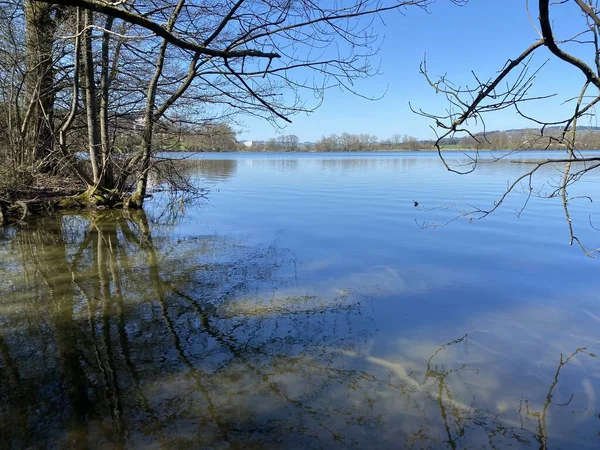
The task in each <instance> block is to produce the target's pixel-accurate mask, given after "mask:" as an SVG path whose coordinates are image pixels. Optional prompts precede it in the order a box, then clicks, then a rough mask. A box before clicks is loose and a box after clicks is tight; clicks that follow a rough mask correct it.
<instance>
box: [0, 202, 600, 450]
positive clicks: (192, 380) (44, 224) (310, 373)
mask: <svg viewBox="0 0 600 450" xmlns="http://www.w3.org/2000/svg"><path fill="white" fill-rule="evenodd" d="M150 228H151V227H150V225H149V223H148V219H147V218H146V216H145V215H144V213H143V212H130V213H126V212H116V211H113V212H94V213H88V214H87V215H84V216H82V215H63V216H54V217H51V218H46V219H44V220H43V221H40V222H39V223H36V224H32V226H31V227H30V228H22V229H18V230H11V231H9V234H8V235H6V236H5V237H6V238H7V239H8V241H7V243H5V244H3V246H2V247H0V249H1V251H2V254H1V257H0V261H1V266H0V267H1V268H2V270H3V272H4V273H5V277H4V280H2V281H1V283H2V284H1V285H0V287H1V288H2V290H3V292H4V295H3V296H2V299H1V303H0V308H1V314H0V358H1V359H0V361H1V363H0V408H1V409H0V433H1V435H2V437H3V440H4V442H5V443H7V442H11V443H12V447H15V448H20V447H37V446H40V445H42V446H51V447H73V448H85V447H94V448H102V447H107V448H125V447H132V446H133V447H166V448H186V447H194V448H198V447H207V448H227V447H233V448H283V447H285V448H330V447H341V448H344V447H361V448H367V447H368V448H373V447H380V448H389V447H394V446H399V447H404V446H406V447H411V448H440V447H448V448H470V447H477V448H481V447H482V446H498V447H504V446H506V445H508V444H513V446H516V447H519V446H522V447H531V448H547V447H549V446H550V445H549V433H548V424H547V415H548V411H549V409H550V408H555V407H558V406H559V405H558V404H557V402H554V401H553V391H554V389H555V388H556V386H557V384H558V383H559V377H560V374H561V370H562V369H564V366H566V365H567V364H568V363H569V362H570V361H571V360H572V359H573V358H574V357H575V356H585V355H579V354H580V353H581V354H583V353H586V351H585V350H584V349H579V350H577V351H576V352H575V353H574V354H572V355H570V356H568V357H566V358H562V357H561V360H560V364H559V366H558V369H557V371H556V374H555V377H554V383H553V384H552V385H551V386H550V387H549V392H548V395H547V397H546V403H545V404H544V405H543V406H542V408H540V409H536V408H535V407H534V406H533V405H531V404H530V403H529V401H528V400H527V399H525V398H523V400H522V402H521V407H520V409H519V411H520V421H517V422H515V423H512V422H510V420H506V419H505V418H501V417H500V416H499V415H498V414H497V413H493V412H491V410H490V409H486V408H483V407H481V408H480V407H479V406H478V405H476V404H475V403H476V402H475V400H474V399H471V400H470V402H469V403H464V399H462V400H461V399H459V398H456V397H455V395H454V394H453V390H452V389H453V388H452V383H450V379H451V378H452V377H455V376H460V373H461V372H462V371H466V370H475V369H473V368H470V367H467V366H465V365H460V364H457V365H456V367H455V368H452V367H449V366H447V365H444V364H441V363H437V362H436V361H437V359H436V358H437V357H438V356H439V355H440V354H441V353H443V352H444V351H446V349H447V348H448V347H450V346H455V345H466V344H467V342H468V338H467V337H466V336H465V337H463V338H460V339H457V340H456V341H453V342H451V343H449V344H445V345H443V346H441V347H440V348H439V349H438V350H437V351H436V352H435V353H434V354H433V355H432V356H431V358H429V360H428V361H426V362H425V363H426V364H425V367H424V369H423V371H422V374H421V375H419V374H417V373H409V372H408V371H407V370H406V369H405V368H404V366H402V365H400V364H394V363H391V362H388V361H384V360H379V359H377V358H374V357H371V356H369V355H368V347H369V345H370V344H369V343H370V340H371V337H372V336H373V334H374V332H375V324H374V322H373V320H372V318H371V315H370V310H371V304H370V301H369V300H368V299H366V298H361V297H360V296H358V295H352V294H349V293H341V294H339V295H338V296H337V297H334V298H319V297H315V296H310V295H298V292H299V291H300V288H299V287H297V285H296V281H295V280H296V277H295V273H294V267H295V261H294V259H293V255H291V254H290V252H288V251H286V250H285V249H281V248H279V247H278V246H277V245H276V244H273V245H271V246H269V247H266V248H255V247H247V246H245V245H243V244H242V243H239V242H234V241H229V240H227V239H225V238H222V237H218V236H204V237H200V238H194V239H191V238H190V239H177V238H173V237H169V236H170V234H169V233H167V232H164V230H163V232H161V230H160V227H154V226H153V232H155V235H154V236H152V235H151V233H150ZM588 356H589V354H588ZM592 356H593V355H592ZM390 399H393V401H392V402H390ZM390 405H391V406H390ZM570 406H572V405H571V403H570V402H568V403H567V404H566V405H565V406H564V407H570ZM518 407H519V405H515V410H516V408H518Z"/></svg>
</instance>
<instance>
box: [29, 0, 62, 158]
mask: <svg viewBox="0 0 600 450" xmlns="http://www.w3.org/2000/svg"><path fill="white" fill-rule="evenodd" d="M24 12H25V30H26V32H25V40H26V44H25V45H26V69H27V73H26V77H25V90H26V95H25V101H26V104H31V105H32V110H31V116H30V118H29V126H27V129H26V146H25V148H26V151H27V153H28V157H27V158H26V160H27V161H28V162H29V163H40V162H41V163H42V164H41V167H42V168H45V169H48V168H51V166H52V165H51V161H49V160H48V157H49V156H50V154H51V153H52V143H53V123H52V122H53V116H54V114H53V113H54V73H53V61H52V45H53V42H54V32H55V29H56V25H55V23H54V20H53V18H52V5H50V4H48V3H42V2H38V1H35V0H25V4H24Z"/></svg>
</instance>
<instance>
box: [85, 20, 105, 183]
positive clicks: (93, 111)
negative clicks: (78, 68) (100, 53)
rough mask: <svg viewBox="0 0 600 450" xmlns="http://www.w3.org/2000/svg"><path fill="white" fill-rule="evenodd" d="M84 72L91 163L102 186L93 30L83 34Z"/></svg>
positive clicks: (89, 22) (88, 29)
mask: <svg viewBox="0 0 600 450" xmlns="http://www.w3.org/2000/svg"><path fill="white" fill-rule="evenodd" d="M83 23H84V26H86V27H89V26H90V25H93V23H94V19H93V13H92V12H91V11H90V10H86V11H85V12H84V20H83ZM83 42H84V46H83V52H84V58H83V71H84V78H85V106H86V118H87V130H88V148H89V152H90V162H91V164H92V176H93V181H94V184H95V185H97V186H100V185H101V184H102V172H101V171H100V168H99V164H98V152H99V151H100V148H101V146H100V130H99V129H98V111H97V108H96V81H95V80H94V55H93V50H92V30H91V28H87V29H86V30H85V32H84V33H83Z"/></svg>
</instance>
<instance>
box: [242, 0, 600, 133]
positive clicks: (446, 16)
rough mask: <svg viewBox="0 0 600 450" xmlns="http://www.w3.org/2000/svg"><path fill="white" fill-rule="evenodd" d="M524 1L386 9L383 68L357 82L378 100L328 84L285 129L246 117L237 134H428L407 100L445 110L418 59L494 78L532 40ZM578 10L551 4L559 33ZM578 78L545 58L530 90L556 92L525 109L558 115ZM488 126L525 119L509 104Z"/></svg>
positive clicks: (437, 69)
mask: <svg viewBox="0 0 600 450" xmlns="http://www.w3.org/2000/svg"><path fill="white" fill-rule="evenodd" d="M530 3H531V6H532V16H533V17H532V18H533V20H534V21H535V23H536V24H537V10H536V8H535V7H536V4H537V2H536V1H535V0H531V1H530ZM525 4H526V2H525V0H501V1H493V0H470V1H469V3H468V4H467V5H466V6H463V7H459V6H456V5H454V4H453V3H452V2H451V1H450V0H438V1H437V2H436V3H434V4H433V5H431V6H430V8H429V13H426V12H424V11H422V10H419V9H417V8H412V9H408V10H407V11H406V14H405V15H401V14H398V13H395V12H392V13H387V14H386V15H384V20H385V24H383V23H381V22H378V23H377V24H376V26H377V28H378V31H379V32H380V33H381V34H382V35H384V36H385V39H384V42H383V44H382V47H381V51H380V53H379V55H378V56H377V57H376V58H375V59H374V60H373V64H374V65H377V64H379V65H380V71H381V73H382V74H381V75H378V76H375V77H372V78H369V79H366V80H362V81H361V82H360V83H359V84H358V85H357V88H358V90H359V91H360V92H361V93H362V94H364V95H367V96H379V95H381V94H383V93H385V96H384V98H383V99H381V100H378V101H369V100H366V99H363V98H360V97H357V96H355V95H353V94H351V93H349V92H343V91H340V90H339V89H334V90H330V91H328V92H327V93H326V95H325V99H324V103H323V105H322V106H321V107H320V108H319V109H318V110H317V111H316V112H314V113H312V114H311V115H310V116H306V115H297V116H294V117H292V120H293V123H292V124H290V125H288V126H287V127H286V128H285V129H284V130H279V131H278V130H276V129H274V128H273V127H272V126H271V125H270V124H268V123H265V122H261V121H259V120H256V119H251V118H244V119H243V121H244V124H245V126H243V127H240V128H241V129H243V132H242V133H241V134H240V138H241V139H250V140H263V139H268V138H270V137H275V136H277V134H278V133H280V134H281V133H282V134H295V135H297V136H299V137H300V139H301V140H302V141H304V140H307V141H314V140H317V139H319V138H320V137H321V136H322V135H329V134H331V133H337V134H341V133H343V132H350V133H369V134H375V135H377V136H378V137H379V138H380V139H385V138H388V137H390V136H391V135H393V134H395V133H399V134H408V135H411V136H415V137H417V138H420V139H424V138H432V137H434V132H433V131H432V130H431V128H430V124H431V123H430V121H428V120H427V119H425V118H422V117H419V116H417V115H415V114H414V113H412V112H411V111H410V109H409V106H408V103H409V102H411V103H412V104H413V106H415V107H420V108H422V109H424V110H426V111H431V112H443V111H444V109H445V107H446V105H447V103H446V101H445V99H444V98H443V97H442V96H441V95H439V94H437V95H436V94H435V92H434V91H433V89H432V88H431V87H430V86H429V85H428V84H427V82H426V81H425V79H424V78H423V76H422V75H420V74H419V63H420V62H421V61H422V60H423V57H424V55H425V54H427V62H428V67H429V71H430V73H431V74H432V75H442V74H447V76H448V78H449V79H451V80H453V81H455V82H458V83H461V84H464V83H472V80H473V78H472V76H471V75H470V71H471V70H473V71H475V73H476V74H477V75H478V76H479V77H480V78H483V79H488V78H490V77H494V76H495V75H496V73H497V72H498V71H499V70H501V69H502V67H503V65H504V64H505V62H506V61H507V59H509V58H514V57H516V56H518V55H519V54H520V53H521V52H522V51H523V50H524V49H525V48H526V47H527V46H529V45H530V44H531V43H532V42H534V41H535V40H536V39H537V38H538V35H537V32H536V30H535V29H534V28H533V26H532V24H531V22H530V20H529V18H528V16H527V10H526V8H525ZM576 8H577V7H576V5H575V4H574V2H569V4H567V5H563V6H558V7H556V8H555V9H553V10H551V11H552V14H553V16H552V19H553V22H554V25H555V27H556V33H557V37H559V38H560V37H566V36H567V35H568V33H569V32H570V31H572V30H575V29H581V25H584V22H583V19H582V17H581V14H579V12H578V10H577V9H576ZM538 52H539V53H538V54H536V55H535V57H534V59H533V64H534V65H536V66H539V65H540V64H542V63H544V62H545V61H546V60H547V59H548V58H549V57H550V54H549V52H548V51H547V50H546V49H545V48H542V49H540V50H538ZM580 56H581V55H580ZM582 80H583V77H582V75H581V74H579V73H578V72H577V71H576V70H574V69H572V68H570V67H568V66H567V65H565V63H563V62H561V61H554V60H551V61H550V62H549V63H548V64H547V65H546V66H545V67H544V68H543V69H542V71H541V72H540V73H539V74H538V77H537V79H536V84H535V90H534V91H532V92H533V93H535V94H540V95H546V94H553V93H557V94H558V95H557V97H556V98H554V99H551V100H547V101H543V102H536V103H530V104H528V105H527V108H526V110H527V113H528V114H533V115H538V116H540V117H542V118H544V119H548V120H555V119H560V118H563V116H564V111H565V106H564V105H562V106H561V104H562V102H563V101H564V100H565V99H567V98H569V97H571V96H575V95H577V94H578V93H579V89H580V88H581V86H582ZM561 112H563V114H561ZM486 124H487V128H488V129H510V128H517V127H523V126H528V125H529V124H528V123H527V122H526V121H525V120H524V119H522V118H521V117H519V116H518V115H517V114H516V113H515V112H514V111H512V110H509V111H502V112H498V113H494V114H493V115H490V116H489V117H487V118H486ZM588 124H590V123H588ZM591 124H593V125H596V124H595V123H591Z"/></svg>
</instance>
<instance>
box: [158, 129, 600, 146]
mask: <svg viewBox="0 0 600 450" xmlns="http://www.w3.org/2000/svg"><path fill="white" fill-rule="evenodd" d="M561 132H562V131H561V130H559V129H557V128H546V129H545V130H544V135H545V136H546V137H547V139H540V130H538V129H534V128H523V129H513V130H506V131H493V132H487V133H486V134H485V135H483V134H473V135H469V136H464V137H453V138H447V139H444V140H443V141H442V144H443V146H444V148H450V149H462V150H552V149H554V150H557V149H558V150H559V149H564V145H562V144H561V143H560V142H559V140H558V139H551V138H553V137H554V138H557V137H558V135H559V134H560V133H561ZM160 136H161V137H162V138H163V139H162V143H163V149H164V150H171V151H196V152H232V151H251V152H306V151H317V152H360V151H392V150H404V151H419V150H432V149H433V147H434V143H433V141H431V140H419V139H417V138H415V137H413V136H409V135H407V134H394V135H392V136H391V137H390V138H388V139H379V138H378V137H377V136H375V135H372V134H367V133H360V134H351V133H342V134H339V135H338V134H330V135H328V136H322V137H321V138H320V139H319V140H318V141H316V142H303V141H301V140H300V138H299V137H298V136H296V135H293V134H288V135H281V136H277V137H275V138H271V139H268V140H266V141H254V142H252V143H251V145H250V144H249V143H248V144H247V143H244V142H243V141H238V139H237V132H236V131H235V130H234V129H233V127H232V126H231V125H228V124H225V123H210V124H204V125H201V126H195V127H187V128H183V127H180V128H178V129H177V130H175V129H173V127H163V129H162V133H161V134H160ZM174 137H176V139H174ZM577 139H578V142H577V145H578V148H580V149H582V150H585V149H588V150H589V149H600V129H597V128H591V127H587V128H581V129H580V131H579V134H578V135H577Z"/></svg>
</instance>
